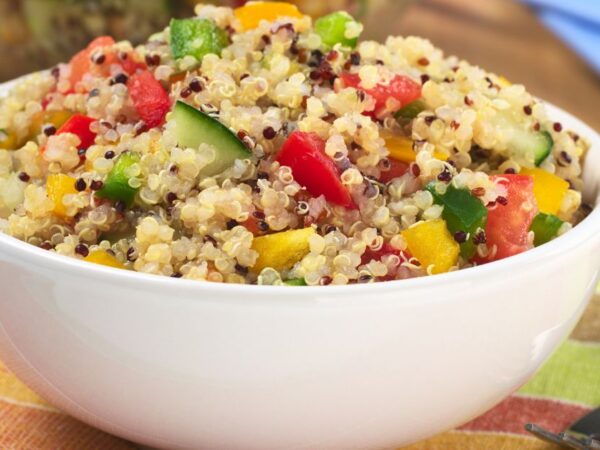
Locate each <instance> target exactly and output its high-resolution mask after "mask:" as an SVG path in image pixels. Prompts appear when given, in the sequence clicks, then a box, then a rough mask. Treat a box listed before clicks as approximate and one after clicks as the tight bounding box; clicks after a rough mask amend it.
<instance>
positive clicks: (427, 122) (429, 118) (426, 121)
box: [423, 116, 437, 125]
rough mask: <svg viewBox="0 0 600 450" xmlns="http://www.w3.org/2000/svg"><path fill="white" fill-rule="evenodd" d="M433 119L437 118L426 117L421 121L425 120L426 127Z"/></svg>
mask: <svg viewBox="0 0 600 450" xmlns="http://www.w3.org/2000/svg"><path fill="white" fill-rule="evenodd" d="M435 119H437V117H436V116H427V117H425V119H423V120H425V123H426V124H427V125H431V124H432V123H433V121H434V120H435Z"/></svg>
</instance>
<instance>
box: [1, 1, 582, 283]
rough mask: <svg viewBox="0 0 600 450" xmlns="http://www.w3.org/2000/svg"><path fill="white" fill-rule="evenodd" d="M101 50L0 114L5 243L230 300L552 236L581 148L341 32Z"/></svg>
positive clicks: (527, 105) (192, 25)
mask: <svg viewBox="0 0 600 450" xmlns="http://www.w3.org/2000/svg"><path fill="white" fill-rule="evenodd" d="M195 14H196V16H195V17H193V18H188V19H173V20H172V21H171V23H170V26H169V27H167V28H166V29H165V30H163V31H160V32H158V33H156V34H154V35H152V36H151V37H150V38H149V39H148V41H147V42H146V43H145V44H143V45H141V46H138V47H135V48H134V47H133V46H132V45H131V44H130V43H129V42H127V41H122V42H115V41H114V40H113V39H112V38H111V37H108V36H104V37H99V38H97V39H95V40H94V41H92V42H91V43H90V44H89V45H88V47H87V48H85V49H83V50H82V51H80V52H79V53H77V54H76V55H75V56H73V58H72V59H71V61H70V62H69V63H65V64H59V65H58V66H56V67H54V68H52V69H51V70H49V71H45V72H41V73H35V74H32V75H30V76H27V77H26V78H24V79H22V80H21V81H19V82H18V83H17V84H16V85H15V86H14V87H13V88H12V89H11V90H10V92H9V94H8V96H6V97H5V98H3V99H2V100H0V231H2V232H4V233H6V234H8V235H11V236H14V237H16V238H18V239H21V240H23V241H25V242H28V243H29V244H31V245H35V246H37V247H40V248H42V249H45V250H47V251H50V252H56V253H58V254H61V255H67V256H70V257H74V258H77V259H81V260H84V261H89V262H91V263H96V264H103V265H107V266H112V267H116V268H120V269H123V270H133V271H138V272H145V273H150V274H157V275H164V276H169V277H177V278H179V277H181V278H187V279H194V280H206V281H213V282H225V283H247V284H262V285H282V284H283V285H301V286H304V285H309V286H313V285H328V284H354V283H370V282H378V281H387V280H397V279H406V278H413V277H420V276H427V275H432V274H437V273H442V272H448V271H453V270H459V269H464V268H468V267H472V266H475V265H480V264H485V263H489V262H492V261H495V260H498V259H502V258H506V257H510V256H512V255H515V254H518V253H521V252H523V251H527V250H529V249H532V248H533V247H535V246H539V245H543V244H544V243H546V242H548V241H550V240H552V239H554V238H556V237H557V236H560V235H561V234H563V233H566V232H568V231H569V230H570V229H571V227H572V226H574V225H576V223H577V222H578V221H580V220H581V219H582V218H583V217H585V215H586V214H587V213H588V212H589V206H587V205H585V204H582V199H581V191H582V179H581V170H582V162H583V158H584V156H585V152H586V149H587V143H586V142H585V140H584V138H583V137H581V138H580V137H579V136H577V135H576V134H574V133H572V132H570V131H569V130H565V129H563V127H562V125H561V124H560V123H558V122H555V121H553V120H552V118H551V117H548V116H547V114H546V108H545V106H544V104H543V103H542V102H541V101H539V100H538V99H536V98H534V97H533V96H532V95H531V94H529V93H528V92H527V91H526V90H525V88H524V87H523V86H522V85H519V84H511V82H509V81H508V80H507V79H505V78H504V77H502V76H499V75H496V74H493V73H489V72H486V71H485V70H483V69H481V68H479V67H476V66H473V65H470V64H469V63H467V62H465V61H463V60H461V59H459V58H457V57H454V56H450V57H447V56H445V55H444V54H443V53H442V51H441V50H439V49H437V48H435V47H434V46H433V45H432V44H431V43H430V42H429V41H427V40H426V39H421V38H418V37H400V36H398V37H389V38H388V39H387V40H386V41H385V43H378V42H373V41H362V40H360V34H361V32H362V25H361V24H360V23H359V22H358V21H356V20H355V19H353V18H352V17H351V16H350V15H348V14H347V13H345V12H337V13H333V14H330V15H328V16H324V17H321V18H318V19H313V18H311V17H309V16H307V15H304V14H302V12H300V11H299V10H298V9H297V8H296V6H294V5H291V4H288V3H283V2H272V3H266V2H252V3H247V4H246V5H244V6H241V7H239V8H236V9H231V8H225V7H215V6H212V5H198V6H197V7H196V10H195Z"/></svg>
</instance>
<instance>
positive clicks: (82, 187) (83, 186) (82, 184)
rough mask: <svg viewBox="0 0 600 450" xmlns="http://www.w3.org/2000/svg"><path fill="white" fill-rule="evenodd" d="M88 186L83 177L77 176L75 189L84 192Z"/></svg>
mask: <svg viewBox="0 0 600 450" xmlns="http://www.w3.org/2000/svg"><path fill="white" fill-rule="evenodd" d="M86 188H87V184H86V183H85V180H84V179H83V178H77V180H76V181H75V189H76V190H77V192H83V191H85V189H86Z"/></svg>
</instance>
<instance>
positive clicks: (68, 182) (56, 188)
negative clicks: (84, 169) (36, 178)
mask: <svg viewBox="0 0 600 450" xmlns="http://www.w3.org/2000/svg"><path fill="white" fill-rule="evenodd" d="M75 181H77V180H75V178H73V177H70V176H68V175H64V174H62V173H59V174H53V175H48V180H47V181H46V195H48V198H49V199H50V200H52V201H53V202H54V210H53V212H54V214H56V215H57V216H59V217H63V218H64V217H66V216H67V208H66V207H65V205H64V204H63V198H64V196H65V195H67V194H77V189H75Z"/></svg>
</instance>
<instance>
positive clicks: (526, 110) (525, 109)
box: [523, 105, 533, 116]
mask: <svg viewBox="0 0 600 450" xmlns="http://www.w3.org/2000/svg"><path fill="white" fill-rule="evenodd" d="M523 112H524V113H525V114H527V115H528V116H530V115H531V113H532V112H533V111H532V109H531V106H529V105H525V106H523Z"/></svg>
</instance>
